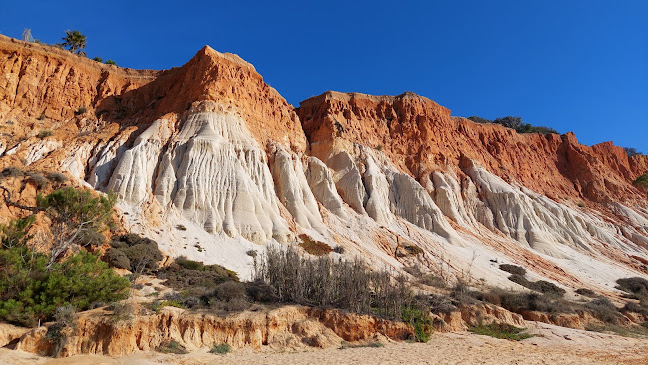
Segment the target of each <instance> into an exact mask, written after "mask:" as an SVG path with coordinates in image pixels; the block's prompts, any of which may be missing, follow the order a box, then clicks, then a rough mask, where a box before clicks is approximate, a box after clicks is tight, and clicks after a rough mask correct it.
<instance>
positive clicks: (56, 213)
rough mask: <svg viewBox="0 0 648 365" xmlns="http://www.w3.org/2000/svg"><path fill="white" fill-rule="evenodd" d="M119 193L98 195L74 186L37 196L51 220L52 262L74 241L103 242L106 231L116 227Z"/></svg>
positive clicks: (86, 242)
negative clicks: (113, 213)
mask: <svg viewBox="0 0 648 365" xmlns="http://www.w3.org/2000/svg"><path fill="white" fill-rule="evenodd" d="M116 200H117V197H116V195H115V194H114V193H109V194H108V195H107V196H104V195H100V196H98V197H94V196H93V193H92V192H91V191H89V190H81V189H75V188H71V187H67V188H63V189H59V190H55V191H54V192H52V193H50V194H48V195H46V196H42V195H41V194H39V195H38V196H37V197H36V204H37V206H38V208H40V209H41V210H43V211H44V212H45V214H46V215H47V217H48V218H49V219H50V221H51V225H50V227H49V228H50V232H51V233H52V236H53V242H52V243H53V245H52V246H53V248H52V254H51V257H50V265H51V264H52V263H53V262H54V261H55V260H56V259H57V258H58V257H59V256H60V255H61V254H62V253H64V252H65V251H66V250H67V249H68V248H69V247H70V245H72V244H78V245H82V246H87V245H93V244H94V245H97V244H102V243H103V241H104V236H103V235H102V233H103V232H105V231H106V230H108V229H110V228H112V227H113V226H114V222H113V220H112V209H113V206H114V205H115V202H116Z"/></svg>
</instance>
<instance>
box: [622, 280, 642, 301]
mask: <svg viewBox="0 0 648 365" xmlns="http://www.w3.org/2000/svg"><path fill="white" fill-rule="evenodd" d="M616 282H617V287H616V288H617V289H619V290H622V291H624V292H626V293H628V294H631V296H632V297H634V298H636V299H641V298H646V297H648V280H646V279H644V278H640V277H633V278H624V279H619V280H617V281H616Z"/></svg>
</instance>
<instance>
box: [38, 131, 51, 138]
mask: <svg viewBox="0 0 648 365" xmlns="http://www.w3.org/2000/svg"><path fill="white" fill-rule="evenodd" d="M52 134H54V132H52V130H51V129H43V130H42V131H40V132H38V138H40V139H43V138H46V137H49V136H51V135H52Z"/></svg>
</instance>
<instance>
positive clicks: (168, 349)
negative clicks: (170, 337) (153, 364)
mask: <svg viewBox="0 0 648 365" xmlns="http://www.w3.org/2000/svg"><path fill="white" fill-rule="evenodd" d="M155 350H156V351H158V352H162V353H165V354H178V355H184V354H187V353H189V352H188V351H187V348H186V347H184V346H183V345H181V344H180V343H179V342H178V341H164V342H162V343H161V344H160V346H158V347H157V348H156V349H155Z"/></svg>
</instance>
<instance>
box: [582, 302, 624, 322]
mask: <svg viewBox="0 0 648 365" xmlns="http://www.w3.org/2000/svg"><path fill="white" fill-rule="evenodd" d="M585 307H586V308H587V309H589V310H590V312H591V313H592V314H593V315H594V317H596V318H598V319H600V320H601V321H603V322H606V323H617V322H619V319H620V318H621V314H620V313H619V310H618V308H617V307H616V306H615V305H614V304H612V302H610V301H609V300H608V299H606V298H603V297H600V298H597V299H594V300H592V301H591V302H589V303H587V304H585Z"/></svg>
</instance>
